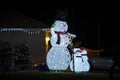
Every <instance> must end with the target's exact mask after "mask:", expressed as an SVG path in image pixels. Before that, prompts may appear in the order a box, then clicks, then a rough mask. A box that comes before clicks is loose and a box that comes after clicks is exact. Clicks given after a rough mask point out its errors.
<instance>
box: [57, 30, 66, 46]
mask: <svg viewBox="0 0 120 80" xmlns="http://www.w3.org/2000/svg"><path fill="white" fill-rule="evenodd" d="M55 33H56V34H57V36H58V37H57V42H56V44H60V34H65V33H66V32H65V31H64V32H60V31H55Z"/></svg>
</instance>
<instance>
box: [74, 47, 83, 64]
mask: <svg viewBox="0 0 120 80" xmlns="http://www.w3.org/2000/svg"><path fill="white" fill-rule="evenodd" d="M82 50H84V47H80V50H76V51H75V53H77V52H82ZM82 56H83V54H82ZM82 56H76V57H80V58H81V59H82V62H84V60H83V58H82Z"/></svg>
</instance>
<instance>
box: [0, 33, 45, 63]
mask: <svg viewBox="0 0 120 80" xmlns="http://www.w3.org/2000/svg"><path fill="white" fill-rule="evenodd" d="M0 40H2V41H8V42H9V43H10V45H11V48H14V46H15V45H16V43H25V44H26V45H27V46H28V47H29V49H30V55H31V58H30V59H31V62H32V63H36V62H37V63H41V62H44V61H45V60H46V44H45V31H40V32H39V33H35V32H32V33H28V32H22V31H3V32H0Z"/></svg>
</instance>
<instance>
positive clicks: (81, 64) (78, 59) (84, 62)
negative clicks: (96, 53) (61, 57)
mask: <svg viewBox="0 0 120 80" xmlns="http://www.w3.org/2000/svg"><path fill="white" fill-rule="evenodd" d="M78 44H79V43H78ZM73 52H74V54H73V55H72V56H73V57H72V60H71V62H70V69H71V71H74V72H88V71H89V70H90V64H89V62H88V56H87V50H86V49H85V48H84V47H80V48H78V47H77V48H74V49H73Z"/></svg>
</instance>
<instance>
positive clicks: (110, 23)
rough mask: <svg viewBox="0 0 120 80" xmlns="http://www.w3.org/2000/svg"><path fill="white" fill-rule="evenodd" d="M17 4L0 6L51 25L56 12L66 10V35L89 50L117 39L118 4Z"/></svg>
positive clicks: (3, 9)
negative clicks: (80, 42)
mask: <svg viewBox="0 0 120 80" xmlns="http://www.w3.org/2000/svg"><path fill="white" fill-rule="evenodd" d="M18 3H19V2H17V4H16V3H12V4H13V5H12V4H6V5H3V6H1V11H18V12H20V13H23V14H25V15H27V16H30V17H32V18H34V19H36V20H38V21H40V22H43V23H46V24H49V25H51V24H52V23H53V22H54V21H55V20H56V19H57V18H56V10H58V9H63V10H64V9H65V10H68V16H67V17H66V21H67V22H68V25H69V30H68V32H71V33H73V34H76V35H77V39H79V40H81V41H82V42H83V44H84V45H85V46H87V47H90V48H102V47H105V46H106V45H110V44H111V43H113V42H116V40H117V39H118V38H119V29H118V21H117V20H118V19H119V18H118V11H119V10H118V5H117V4H114V3H113V2H110V3H108V2H94V3H93V2H90V3H89V2H84V3H82V2H80V1H74V2H72V3H71V2H62V1H58V2H57V1H56V2H53V3H47V4H45V1H44V2H41V3H40V2H38V3H37V2H36V3H34V2H23V3H22V2H20V3H19V4H18Z"/></svg>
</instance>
